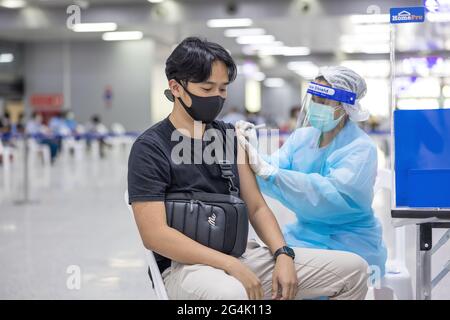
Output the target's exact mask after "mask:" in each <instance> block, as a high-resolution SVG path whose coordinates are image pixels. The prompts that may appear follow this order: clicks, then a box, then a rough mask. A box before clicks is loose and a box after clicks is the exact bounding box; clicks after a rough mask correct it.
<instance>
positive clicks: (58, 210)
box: [0, 150, 450, 299]
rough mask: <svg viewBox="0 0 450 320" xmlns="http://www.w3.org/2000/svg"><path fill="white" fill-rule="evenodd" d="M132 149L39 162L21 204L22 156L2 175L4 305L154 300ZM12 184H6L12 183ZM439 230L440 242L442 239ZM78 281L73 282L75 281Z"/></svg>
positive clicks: (382, 203)
mask: <svg viewBox="0 0 450 320" xmlns="http://www.w3.org/2000/svg"><path fill="white" fill-rule="evenodd" d="M126 164H127V151H126V150H123V151H117V152H111V153H109V154H108V157H107V158H106V159H95V158H94V157H92V156H89V155H88V156H86V157H85V160H84V162H79V161H75V160H74V159H72V158H70V157H62V158H60V159H58V161H57V162H56V164H55V165H54V167H52V168H51V169H48V168H47V169H46V168H44V167H43V165H42V164H41V163H40V162H37V163H34V164H33V166H32V168H33V170H32V171H31V172H30V177H31V192H30V198H31V199H33V200H37V201H38V202H37V203H35V204H30V205H20V206H19V205H15V204H14V200H17V199H20V198H21V190H22V175H21V172H22V166H21V158H20V153H19V155H18V157H16V161H15V163H14V165H13V172H12V176H11V179H10V181H11V183H10V184H9V183H8V184H7V185H5V177H4V175H3V172H0V264H1V273H0V299H152V298H154V294H153V291H152V289H151V286H150V282H149V279H148V276H147V270H146V266H145V261H144V255H143V247H142V244H141V241H140V238H139V235H138V233H137V229H136V226H135V224H134V220H133V218H132V216H131V215H130V214H129V212H128V211H127V208H126V207H125V204H124V200H123V199H124V197H123V192H124V190H125V188H126V171H127V167H126ZM6 182H7V181H6ZM386 197H387V194H386V193H380V194H378V195H377V197H376V199H375V202H374V208H376V210H377V212H378V215H380V216H381V217H382V220H383V224H384V226H385V238H386V240H387V242H388V246H391V247H392V245H391V244H390V241H392V234H393V233H392V228H391V227H390V219H389V212H388V207H387V205H386V204H387V203H388V199H386ZM442 233H443V231H439V232H436V233H435V234H434V236H435V242H436V240H437V236H438V234H442ZM407 243H408V248H407V266H408V268H409V270H410V272H411V274H412V275H413V283H414V272H415V263H414V261H415V260H414V258H415V257H414V253H415V250H414V248H415V230H414V227H408V230H407ZM448 259H450V243H448V244H447V245H446V246H445V247H443V248H442V249H441V250H440V252H438V254H437V255H436V257H435V258H434V259H433V272H434V274H436V273H437V269H438V267H441V266H443V265H444V264H445V263H446V262H447V261H448ZM72 265H75V266H78V267H79V268H80V271H81V288H80V289H79V290H76V289H75V290H73V289H69V288H68V286H67V281H68V279H69V277H70V274H68V273H67V270H68V268H69V267H70V266H72ZM70 279H72V278H70ZM433 298H434V299H450V276H449V277H447V278H446V279H445V280H444V281H443V282H442V283H441V284H440V285H438V286H437V287H436V288H435V289H434V291H433Z"/></svg>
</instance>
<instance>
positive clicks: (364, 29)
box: [353, 24, 391, 36]
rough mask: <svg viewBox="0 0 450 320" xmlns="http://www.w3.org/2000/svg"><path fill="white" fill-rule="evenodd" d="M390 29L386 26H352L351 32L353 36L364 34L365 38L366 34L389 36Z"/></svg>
mask: <svg viewBox="0 0 450 320" xmlns="http://www.w3.org/2000/svg"><path fill="white" fill-rule="evenodd" d="M390 31H391V28H390V26H389V25H388V24H356V25H354V26H353V32H354V33H355V34H365V35H366V36H367V34H368V33H370V34H372V33H377V34H378V33H381V34H384V33H387V34H389V33H390Z"/></svg>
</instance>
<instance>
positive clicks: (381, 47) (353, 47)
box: [341, 43, 391, 54]
mask: <svg viewBox="0 0 450 320" xmlns="http://www.w3.org/2000/svg"><path fill="white" fill-rule="evenodd" d="M341 50H342V51H343V52H345V53H357V52H358V53H361V52H362V53H368V54H375V53H389V52H390V50H391V48H390V46H389V43H374V44H371V43H362V44H358V43H354V44H349V43H348V44H343V45H341Z"/></svg>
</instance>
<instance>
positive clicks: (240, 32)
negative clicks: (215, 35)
mask: <svg viewBox="0 0 450 320" xmlns="http://www.w3.org/2000/svg"><path fill="white" fill-rule="evenodd" d="M265 33H266V30H264V29H263V28H245V29H226V30H225V31H224V33H223V34H224V35H225V37H229V38H234V37H241V36H260V35H263V34H265Z"/></svg>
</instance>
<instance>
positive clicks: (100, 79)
mask: <svg viewBox="0 0 450 320" xmlns="http://www.w3.org/2000/svg"><path fill="white" fill-rule="evenodd" d="M25 48H26V49H25V79H26V80H25V81H26V82H25V84H26V85H25V86H26V96H27V97H29V96H30V95H31V94H34V93H63V92H64V97H65V99H66V105H65V107H70V108H71V109H72V110H73V111H74V113H75V116H76V118H77V120H79V121H80V122H82V123H85V122H87V121H88V120H89V118H90V117H91V116H92V115H93V114H99V115H100V116H101V117H102V120H103V121H104V122H105V123H106V124H107V125H110V124H111V123H113V122H116V121H117V122H120V123H122V124H123V125H124V126H125V127H126V128H127V129H128V130H138V131H142V130H144V129H146V128H148V127H149V126H150V125H151V124H152V119H151V112H150V107H151V103H150V101H151V100H150V88H151V71H152V69H151V67H152V60H153V55H154V44H153V42H152V41H150V40H142V41H127V42H76V43H70V44H64V43H30V44H27V45H26V47H25ZM108 85H109V86H111V87H112V89H113V100H112V106H111V108H108V107H106V103H105V101H104V98H103V96H104V90H105V87H106V86H108ZM28 103H29V99H27V104H28Z"/></svg>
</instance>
